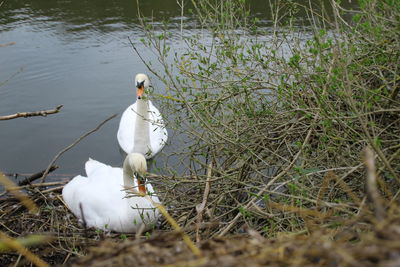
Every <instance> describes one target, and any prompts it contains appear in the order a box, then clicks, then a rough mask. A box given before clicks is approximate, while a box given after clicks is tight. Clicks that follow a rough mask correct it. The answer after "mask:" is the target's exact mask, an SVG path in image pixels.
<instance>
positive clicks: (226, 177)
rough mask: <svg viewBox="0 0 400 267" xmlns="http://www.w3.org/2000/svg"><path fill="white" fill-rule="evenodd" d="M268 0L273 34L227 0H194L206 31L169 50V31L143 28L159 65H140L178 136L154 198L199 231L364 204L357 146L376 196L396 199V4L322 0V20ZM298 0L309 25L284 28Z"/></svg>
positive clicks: (328, 222)
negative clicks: (367, 160) (325, 1)
mask: <svg viewBox="0 0 400 267" xmlns="http://www.w3.org/2000/svg"><path fill="white" fill-rule="evenodd" d="M275 3H276V4H272V3H271V13H272V14H273V17H274V20H273V24H274V25H273V29H274V31H272V33H271V30H270V28H268V31H269V32H266V31H265V30H263V29H262V28H258V27H257V23H258V21H257V19H254V20H253V19H251V18H249V17H248V12H247V11H246V9H245V5H244V1H239V0H238V1H202V2H201V3H197V2H196V3H194V6H195V8H196V10H197V12H198V14H199V17H200V20H201V23H202V24H201V26H202V27H203V28H206V29H207V31H206V33H203V32H201V33H193V34H191V35H188V36H183V37H182V38H183V41H184V43H185V44H186V46H185V47H186V48H185V49H181V50H179V51H172V50H171V49H172V48H171V47H170V46H169V42H170V40H173V38H174V36H173V35H172V34H171V33H168V32H167V31H164V32H163V31H156V30H157V29H155V28H146V29H147V35H148V36H147V37H148V38H147V39H146V40H145V41H144V43H145V44H146V45H147V46H148V47H149V48H150V49H152V50H153V51H154V52H155V53H157V54H158V58H159V62H160V63H161V64H162V66H163V70H162V72H157V71H155V70H154V69H153V68H151V66H149V68H150V70H152V71H153V73H154V74H155V75H157V76H158V77H159V78H160V80H161V81H162V82H163V83H164V86H165V88H167V89H166V96H165V97H163V98H161V99H160V101H163V103H164V107H165V114H166V113H168V114H170V115H169V125H168V127H169V128H173V129H174V130H175V133H176V134H177V135H178V136H179V138H180V140H185V141H181V143H180V144H179V145H180V148H182V151H183V152H181V151H180V152H177V153H176V154H177V155H175V157H177V158H178V159H179V162H180V163H181V167H180V168H179V166H174V167H173V168H174V169H173V170H171V173H172V174H174V175H175V177H176V178H175V179H174V180H173V181H171V183H169V186H168V185H167V190H165V192H164V198H163V199H165V201H166V203H167V204H168V205H169V206H171V207H174V208H175V211H176V214H175V215H176V216H177V217H179V218H180V219H181V223H183V224H185V225H192V226H193V225H195V224H196V223H198V220H199V216H200V217H202V219H204V221H205V222H211V221H212V222H215V223H217V227H214V228H212V229H208V230H207V231H208V232H207V231H204V232H203V234H204V237H210V236H216V235H223V234H226V233H229V232H231V233H238V232H240V231H241V229H242V228H243V227H244V226H245V227H250V228H252V229H255V230H257V231H259V232H260V233H262V234H263V235H265V236H275V235H276V233H277V232H282V231H283V232H286V231H289V232H296V231H309V230H310V227H312V225H313V224H318V225H324V226H325V227H330V226H332V225H335V224H336V223H337V220H336V219H333V220H332V216H331V215H334V218H342V219H343V218H345V219H352V218H353V217H354V216H357V214H360V213H362V212H363V210H364V209H365V208H366V206H368V205H369V204H368V201H366V196H367V194H366V191H365V188H366V165H365V164H364V156H363V153H364V152H363V151H364V149H365V148H366V147H370V148H371V149H372V150H373V153H374V156H373V157H374V160H376V165H377V167H376V168H377V170H376V179H377V181H378V184H379V188H378V190H379V194H380V195H381V196H383V198H384V199H385V200H386V201H388V203H390V205H397V203H398V194H399V192H400V191H399V190H400V187H399V183H400V172H399V171H400V160H399V159H400V146H399V140H400V139H399V136H400V112H399V111H400V98H399V86H400V76H399V67H400V64H399V63H400V52H399V51H400V47H399V44H400V31H399V30H398V29H399V27H400V25H399V16H400V7H399V4H398V2H396V1H373V0H368V1H360V10H359V11H356V12H355V13H356V14H355V15H354V16H353V17H352V20H351V21H346V20H345V19H344V18H343V17H344V15H347V13H348V11H346V10H343V9H342V8H341V7H339V6H338V5H337V4H336V3H335V2H334V1H332V6H331V8H332V10H333V14H334V16H333V18H328V17H322V16H318V15H316V14H317V13H318V12H317V11H316V10H315V9H312V7H304V6H301V5H299V4H294V3H293V2H292V1H276V2H275ZM243 10H244V11H243ZM299 10H303V11H304V12H308V14H309V18H310V21H311V29H312V30H311V32H310V29H309V28H306V30H305V31H304V32H303V34H299V31H301V30H299V28H298V27H295V26H296V22H295V21H294V18H293V14H294V13H295V12H298V11H299ZM288 14H289V15H288ZM318 14H320V13H318ZM323 26H324V27H323ZM266 36H269V37H266ZM171 57H174V64H171V63H170V60H171ZM153 65H154V64H153ZM168 167H171V166H166V167H165V168H164V169H167V168H168ZM176 169H183V170H184V171H185V175H186V177H184V178H177V177H179V175H176ZM207 169H208V170H209V175H207ZM163 183H165V180H164V181H163ZM180 185H181V186H180ZM204 191H205V193H206V194H203V192H204ZM208 191H209V192H208ZM205 202H206V204H205V206H204V205H203V206H204V209H197V210H196V205H198V204H199V203H202V204H203V203H205ZM198 207H199V206H198ZM387 208H389V207H388V205H386V206H384V209H387ZM199 210H200V212H199ZM203 213H204V214H203ZM203 215H204V216H203ZM328 218H330V219H328Z"/></svg>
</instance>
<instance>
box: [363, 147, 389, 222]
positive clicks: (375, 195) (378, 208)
mask: <svg viewBox="0 0 400 267" xmlns="http://www.w3.org/2000/svg"><path fill="white" fill-rule="evenodd" d="M365 166H366V167H367V193H368V197H369V199H370V200H371V202H372V204H373V205H374V212H375V217H376V219H377V220H378V221H382V220H383V219H384V218H385V210H384V208H383V207H382V200H381V197H380V195H379V191H378V187H377V185H376V181H377V179H376V167H375V158H374V153H373V152H372V149H371V148H369V147H367V148H366V149H365Z"/></svg>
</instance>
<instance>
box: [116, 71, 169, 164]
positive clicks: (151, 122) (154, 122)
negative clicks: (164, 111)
mask: <svg viewBox="0 0 400 267" xmlns="http://www.w3.org/2000/svg"><path fill="white" fill-rule="evenodd" d="M135 86H136V87H137V100H136V102H135V103H133V104H132V105H130V106H129V107H128V108H127V109H126V110H125V111H124V113H123V114H122V117H121V121H120V123H119V128H118V133H117V138H118V143H119V145H120V146H121V148H122V149H123V150H124V151H125V152H126V153H132V152H136V153H141V154H143V155H144V156H145V157H146V158H147V159H150V158H152V157H154V156H155V155H156V154H157V153H158V152H160V150H161V149H162V148H163V147H164V145H165V143H166V142H167V139H168V132H167V129H165V124H164V121H163V119H162V117H161V114H160V112H159V111H158V109H157V108H156V107H155V106H154V105H153V104H152V103H151V101H150V100H149V99H147V98H146V96H145V92H146V90H147V89H148V88H149V86H150V80H149V78H148V77H147V75H146V74H141V73H140V74H137V75H136V77H135Z"/></svg>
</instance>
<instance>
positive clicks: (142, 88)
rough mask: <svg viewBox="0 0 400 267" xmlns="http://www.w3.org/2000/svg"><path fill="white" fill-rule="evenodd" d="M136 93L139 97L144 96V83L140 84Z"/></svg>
mask: <svg viewBox="0 0 400 267" xmlns="http://www.w3.org/2000/svg"><path fill="white" fill-rule="evenodd" d="M136 94H137V96H138V98H139V99H140V98H142V97H143V94H144V86H143V85H141V86H138V88H137V93H136Z"/></svg>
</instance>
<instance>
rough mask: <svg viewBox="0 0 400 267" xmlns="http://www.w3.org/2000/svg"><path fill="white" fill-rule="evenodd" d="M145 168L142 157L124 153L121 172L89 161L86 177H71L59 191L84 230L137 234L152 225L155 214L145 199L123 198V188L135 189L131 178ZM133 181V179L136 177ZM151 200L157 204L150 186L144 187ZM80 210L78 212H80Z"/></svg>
mask: <svg viewBox="0 0 400 267" xmlns="http://www.w3.org/2000/svg"><path fill="white" fill-rule="evenodd" d="M145 169H147V166H146V160H145V158H144V157H143V155H140V154H137V153H132V154H128V155H127V157H126V159H125V161H124V165H123V169H121V168H114V167H111V166H109V165H106V164H103V163H101V162H98V161H96V160H93V159H89V160H88V161H87V162H86V164H85V170H86V174H87V177H84V176H81V175H78V176H76V177H74V178H73V179H72V180H71V181H70V182H69V183H68V184H67V185H66V186H65V187H64V189H63V191H62V196H63V199H64V201H65V202H66V204H67V206H68V208H69V209H70V210H71V211H72V213H73V214H74V215H75V216H76V217H78V218H79V219H80V221H83V218H82V213H83V217H84V221H85V222H86V224H87V226H88V227H95V228H98V229H102V230H106V231H115V232H125V233H131V232H137V230H138V229H139V227H141V225H142V224H144V225H145V230H148V229H150V228H151V227H152V226H154V225H155V223H156V221H157V219H158V217H159V213H158V210H157V209H156V208H155V207H154V205H153V204H152V203H151V202H150V201H149V200H148V199H146V198H145V197H142V196H136V195H135V196H132V197H128V198H127V197H126V192H125V191H124V189H126V188H132V187H136V188H137V186H138V184H137V182H136V181H135V179H134V176H136V175H137V174H138V173H143V172H145V171H146V170H145ZM136 178H137V177H136ZM146 187H147V192H148V193H149V195H150V197H151V199H152V200H153V201H154V202H156V203H160V201H159V199H158V198H157V196H155V195H152V194H154V190H153V187H152V186H151V184H147V186H146ZM81 207H82V209H81Z"/></svg>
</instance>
